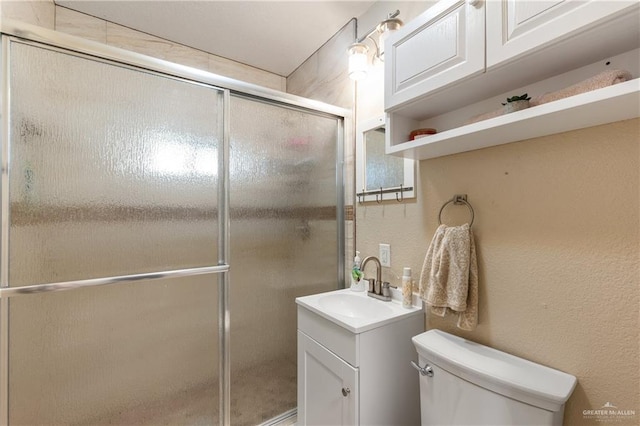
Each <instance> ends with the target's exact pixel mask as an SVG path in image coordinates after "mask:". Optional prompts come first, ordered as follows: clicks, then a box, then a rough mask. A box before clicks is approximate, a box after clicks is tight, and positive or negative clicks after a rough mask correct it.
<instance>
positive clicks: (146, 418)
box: [9, 275, 219, 426]
mask: <svg viewBox="0 0 640 426" xmlns="http://www.w3.org/2000/svg"><path fill="white" fill-rule="evenodd" d="M216 281H217V276H216V275H200V276H195V277H186V278H179V279H165V280H160V281H153V282H151V281H149V282H137V283H130V284H120V285H113V286H104V287H93V288H84V289H78V290H73V291H65V292H59V293H41V294H33V295H28V296H24V297H15V298H11V299H10V300H9V307H10V316H9V324H10V325H9V327H10V329H9V378H10V381H9V424H10V425H129V426H140V425H149V426H151V425H215V424H218V377H219V375H218V358H217V354H218V344H217V342H218V335H217V330H218V326H217V315H218V314H217V306H218V297H217V296H218V288H217V286H216V285H215V284H216Z"/></svg>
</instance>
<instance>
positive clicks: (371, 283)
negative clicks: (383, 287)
mask: <svg viewBox="0 0 640 426" xmlns="http://www.w3.org/2000/svg"><path fill="white" fill-rule="evenodd" d="M365 279H366V278H365ZM367 281H368V282H369V288H368V289H367V291H368V292H369V293H373V292H374V290H375V286H376V279H375V278H369V279H367Z"/></svg>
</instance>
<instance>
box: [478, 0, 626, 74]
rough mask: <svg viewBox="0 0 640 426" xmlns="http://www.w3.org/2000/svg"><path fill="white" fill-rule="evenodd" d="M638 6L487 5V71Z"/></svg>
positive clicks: (599, 0) (595, 0)
mask: <svg viewBox="0 0 640 426" xmlns="http://www.w3.org/2000/svg"><path fill="white" fill-rule="evenodd" d="M635 3H637V0H632V1H629V0H626V1H625V0H615V1H613V0H609V1H603V0H579V1H578V0H574V1H566V0H545V1H531V0H528V1H523V0H501V1H499V0H490V1H487V2H486V12H487V13H486V18H487V32H486V34H487V68H491V67H492V66H494V65H499V64H501V63H503V62H505V61H509V60H513V59H516V58H518V57H520V56H522V55H525V54H530V53H532V52H533V51H535V50H537V49H541V48H543V47H545V46H548V45H550V44H552V43H556V42H558V41H560V40H562V39H564V38H566V37H568V36H571V35H572V34H574V33H577V32H580V31H582V30H585V29H588V28H589V26H590V25H592V24H593V23H595V22H598V21H599V22H603V21H605V20H606V19H607V18H609V17H613V16H615V15H616V14H620V13H624V11H625V10H626V9H629V8H630V7H632V6H633V5H634V4H635ZM612 42H614V43H615V40H612Z"/></svg>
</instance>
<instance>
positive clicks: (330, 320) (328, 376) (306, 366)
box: [297, 289, 424, 426]
mask: <svg viewBox="0 0 640 426" xmlns="http://www.w3.org/2000/svg"><path fill="white" fill-rule="evenodd" d="M336 293H338V294H345V295H347V297H350V296H351V294H349V293H353V292H351V291H350V290H348V289H347V290H341V291H338V292H336ZM314 297H316V295H314V296H307V297H306V298H299V299H298V300H297V303H298V421H297V424H298V425H300V426H304V425H331V426H334V425H395V426H403V425H407V426H409V425H417V424H420V401H419V394H420V391H419V381H418V374H417V373H416V371H415V370H414V369H413V368H412V367H411V365H410V362H411V361H412V360H415V358H416V355H415V349H413V348H412V343H411V337H413V336H415V335H417V334H420V333H421V332H422V331H423V330H424V314H423V311H422V310H421V309H418V308H414V309H411V310H406V309H405V310H404V311H403V308H402V307H401V306H400V305H399V304H398V303H395V302H378V301H376V303H380V304H385V303H389V304H390V303H394V304H395V306H394V307H393V308H394V310H395V311H396V312H398V313H399V314H398V315H395V314H392V315H389V316H386V317H385V318H383V319H382V320H380V321H378V320H375V321H359V320H358V319H357V318H356V319H354V318H348V317H342V316H341V315H337V314H333V313H331V312H325V311H323V310H322V309H316V306H317V305H314V304H313V298H314ZM318 297H321V296H318ZM353 297H363V298H366V297H367V296H366V295H363V294H359V295H357V296H353ZM305 299H307V300H309V299H311V302H312V303H308V304H307V303H306V301H305ZM300 300H302V303H301V302H300ZM385 309H386V307H385ZM342 320H344V321H342Z"/></svg>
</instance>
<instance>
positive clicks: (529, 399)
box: [412, 330, 577, 426]
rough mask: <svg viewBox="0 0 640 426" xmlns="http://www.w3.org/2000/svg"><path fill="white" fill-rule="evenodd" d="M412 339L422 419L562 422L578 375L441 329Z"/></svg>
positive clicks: (435, 422)
mask: <svg viewBox="0 0 640 426" xmlns="http://www.w3.org/2000/svg"><path fill="white" fill-rule="evenodd" d="M412 341H413V344H414V345H415V347H416V350H417V352H418V360H419V362H418V364H417V365H414V367H416V368H417V369H419V371H420V373H419V374H420V412H421V423H422V425H425V426H426V425H491V426H498V425H536V426H543V425H562V418H563V416H564V404H565V402H566V401H567V399H568V398H569V396H571V393H572V392H573V389H574V388H575V386H576V383H577V380H576V378H575V377H574V376H572V375H569V374H566V373H563V372H561V371H558V370H554V369H552V368H549V367H545V366H543V365H539V364H536V363H533V362H531V361H527V360H525V359H522V358H518V357H516V356H513V355H510V354H507V353H504V352H501V351H498V350H496V349H492V348H489V347H487V346H483V345H480V344H478V343H474V342H471V341H469V340H465V339H462V338H460V337H457V336H453V335H451V334H448V333H445V332H443V331H440V330H429V331H427V332H425V333H422V334H419V335H417V336H414V337H413V338H412Z"/></svg>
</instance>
